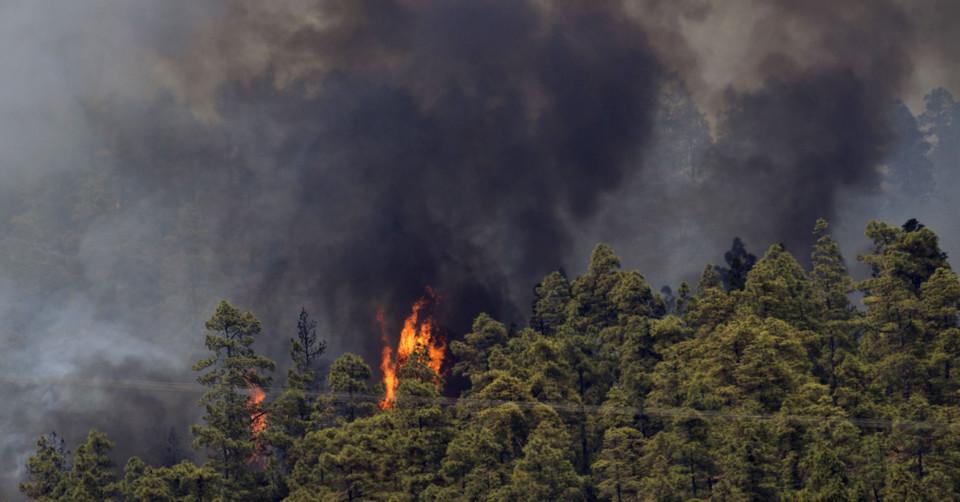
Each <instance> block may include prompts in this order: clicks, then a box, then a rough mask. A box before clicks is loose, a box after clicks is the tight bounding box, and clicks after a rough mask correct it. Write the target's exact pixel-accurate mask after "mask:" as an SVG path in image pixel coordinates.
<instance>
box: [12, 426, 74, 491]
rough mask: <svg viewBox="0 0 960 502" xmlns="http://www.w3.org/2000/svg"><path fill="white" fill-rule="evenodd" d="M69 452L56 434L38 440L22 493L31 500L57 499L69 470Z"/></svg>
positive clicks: (28, 464)
mask: <svg viewBox="0 0 960 502" xmlns="http://www.w3.org/2000/svg"><path fill="white" fill-rule="evenodd" d="M68 457H69V452H68V451H66V449H65V448H64V442H63V438H62V437H60V436H58V435H57V433H56V432H52V433H50V435H49V436H40V438H39V439H37V451H36V453H34V454H33V455H32V456H31V457H30V458H29V459H28V460H27V480H28V481H25V482H23V483H20V485H19V488H20V491H21V492H22V493H23V494H24V495H26V496H27V498H28V499H30V500H43V499H56V498H58V497H59V496H60V495H61V492H62V488H63V486H61V481H62V480H63V479H64V478H65V477H66V473H67V471H68V470H69V458H68Z"/></svg>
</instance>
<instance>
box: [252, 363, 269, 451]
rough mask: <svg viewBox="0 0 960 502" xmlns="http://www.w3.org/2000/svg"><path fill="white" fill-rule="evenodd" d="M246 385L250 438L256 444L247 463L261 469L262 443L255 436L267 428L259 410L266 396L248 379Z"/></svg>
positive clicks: (264, 415)
mask: <svg viewBox="0 0 960 502" xmlns="http://www.w3.org/2000/svg"><path fill="white" fill-rule="evenodd" d="M250 373H251V375H253V374H255V371H254V370H250ZM247 384H248V385H249V386H250V396H249V397H247V411H249V412H250V438H251V439H252V440H253V441H254V442H255V443H256V448H255V450H254V452H253V455H252V456H251V457H250V460H249V461H248V463H249V464H250V465H260V466H261V467H262V465H263V463H264V458H263V441H261V440H259V439H257V435H258V434H260V433H261V432H263V431H264V429H266V427H267V415H266V413H264V412H263V410H262V409H261V408H260V403H262V402H263V399H264V398H265V397H267V394H266V393H265V392H263V389H261V388H260V387H259V386H257V384H255V383H253V379H251V378H249V377H248V378H247Z"/></svg>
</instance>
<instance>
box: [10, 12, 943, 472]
mask: <svg viewBox="0 0 960 502" xmlns="http://www.w3.org/2000/svg"><path fill="white" fill-rule="evenodd" d="M934 4H936V2H931V5H934ZM88 5H92V7H79V6H71V7H66V6H65V5H61V6H59V7H60V8H61V9H67V10H66V11H65V12H64V11H58V10H57V9H55V8H54V7H51V6H40V7H37V6H29V7H28V6H26V4H24V5H18V6H14V7H7V9H9V10H10V11H15V13H16V14H18V15H19V16H20V18H19V19H20V20H21V21H23V20H24V19H25V20H27V21H29V22H32V23H35V24H37V25H39V26H43V27H44V28H45V30H41V31H40V32H39V35H36V34H30V33H23V32H22V31H21V32H16V31H15V32H13V33H14V34H13V35H9V34H8V35H7V37H9V38H8V40H9V42H10V43H11V44H12V43H13V42H14V41H16V43H18V44H20V45H19V46H20V47H21V49H20V50H19V51H14V54H15V55H16V57H14V56H8V60H7V61H8V63H9V64H10V65H11V67H12V68H14V69H16V70H17V71H13V72H10V74H11V75H16V76H15V77H13V78H12V80H11V82H12V84H11V85H12V86H13V87H10V86H8V87H7V90H6V91H5V92H4V94H3V95H2V96H0V100H2V103H3V106H4V111H5V115H4V116H5V117H6V119H7V120H6V121H5V125H4V126H3V129H4V131H7V134H6V135H5V137H6V138H8V140H7V141H6V142H5V143H4V144H3V152H4V154H5V158H6V159H8V162H7V164H6V168H5V171H4V175H5V177H6V179H8V180H9V181H8V183H7V184H6V185H5V186H4V191H5V192H8V193H11V194H12V195H11V196H10V198H9V199H8V200H12V201H16V202H8V203H7V204H6V205H5V208H6V211H7V212H6V213H5V214H6V218H7V219H8V224H7V226H8V228H7V230H6V233H5V234H4V235H5V242H4V246H5V249H6V250H8V254H10V255H11V256H13V255H14V254H16V257H11V258H9V259H8V261H9V262H10V263H11V266H8V267H6V268H4V269H3V271H2V274H4V276H5V278H6V279H7V281H8V283H9V284H10V289H9V290H10V291H11V292H12V293H11V295H10V296H11V297H15V298H16V299H17V300H16V301H13V300H11V304H16V305H15V306H14V307H11V308H10V309H8V310H9V311H10V312H11V314H10V315H9V316H8V317H7V324H8V326H7V329H8V330H9V333H12V334H11V335H10V336H9V337H8V339H9V340H14V341H11V342H9V344H8V346H7V347H5V350H4V352H3V354H4V355H3V358H4V363H3V364H4V368H13V369H12V370H10V371H17V372H29V371H35V372H41V373H42V371H41V370H44V371H57V372H60V373H58V374H67V375H73V376H76V377H78V378H80V377H83V378H86V377H90V376H101V377H111V378H148V377H149V378H151V379H158V380H177V379H179V380H189V379H191V378H192V375H191V374H190V371H189V370H188V369H187V368H188V366H189V364H190V363H191V362H192V361H194V360H196V359H197V358H199V357H200V356H201V355H202V354H203V350H202V345H201V344H202V324H203V320H204V319H206V318H208V317H209V316H210V314H211V313H212V311H213V307H214V306H215V305H216V302H217V301H219V300H220V299H221V298H227V299H229V300H230V301H231V302H233V303H234V304H236V305H238V306H240V307H241V308H244V309H251V310H253V311H254V313H255V314H257V315H258V316H260V317H261V318H262V319H263V320H264V325H265V331H264V334H263V337H262V338H263V339H262V343H261V344H260V346H261V350H262V351H263V352H264V353H266V354H267V355H270V356H271V357H274V358H276V359H282V358H284V357H285V352H286V350H287V340H288V339H289V338H290V337H291V336H292V335H293V331H292V325H293V324H294V323H295V319H296V314H297V312H299V309H300V307H301V306H305V307H307V309H308V310H309V311H310V312H311V313H312V314H313V316H314V317H315V318H316V319H318V321H320V331H321V333H322V336H323V337H324V338H326V339H327V341H328V343H329V352H330V356H329V357H331V358H332V357H334V356H335V355H337V354H339V353H341V352H343V351H346V350H350V351H354V352H359V353H362V354H364V355H365V356H366V357H367V360H368V362H371V363H372V362H373V361H374V360H375V359H374V358H375V357H376V354H377V353H378V352H379V348H380V347H379V343H380V342H379V339H380V331H379V327H378V326H377V325H376V321H375V312H376V311H377V309H378V308H385V309H386V311H387V319H388V322H389V323H391V324H393V325H398V324H399V321H400V319H401V318H402V316H404V315H405V314H406V313H407V310H408V309H409V306H410V304H411V303H412V302H413V301H414V300H415V299H416V298H418V297H419V296H420V295H421V294H423V291H424V288H425V287H427V286H432V287H434V288H436V289H437V291H438V292H439V294H440V296H441V297H442V307H441V308H442V309H443V323H444V324H445V325H446V326H447V327H449V328H450V329H451V330H452V331H453V332H454V333H462V332H464V331H465V330H466V329H468V328H469V323H470V320H471V319H472V318H473V317H474V316H475V315H476V314H477V313H478V312H481V311H487V312H490V313H492V314H494V315H495V316H496V317H498V318H501V319H504V320H505V321H516V322H519V323H522V322H523V320H524V317H525V315H526V314H527V305H528V302H529V294H530V293H529V291H530V288H531V286H532V285H533V284H534V283H535V282H536V281H537V280H538V279H539V278H541V277H542V276H543V275H545V274H546V273H548V272H550V271H551V270H554V269H556V268H559V267H561V266H563V267H565V268H566V269H567V270H569V271H574V273H579V271H580V270H582V269H583V268H584V265H585V262H586V259H587V256H588V253H589V248H590V246H592V245H593V244H594V243H596V242H597V241H598V240H603V241H608V242H611V243H612V244H613V245H614V249H615V250H617V252H618V253H619V254H621V255H622V256H623V257H624V259H625V260H624V261H625V264H627V265H628V266H631V267H632V266H635V267H636V268H638V269H640V270H641V271H642V272H645V273H646V274H647V275H648V277H651V278H654V279H657V278H659V280H660V281H664V282H666V281H669V282H671V283H675V282H676V281H677V280H678V279H679V278H690V276H691V274H693V273H695V272H696V271H697V270H699V269H700V268H702V266H703V263H704V262H705V261H708V260H712V261H717V260H719V259H720V258H719V257H722V252H723V250H724V249H725V248H726V247H727V246H728V245H729V242H730V239H732V237H733V236H735V235H739V236H742V237H744V239H745V240H746V241H747V242H748V244H753V245H755V246H756V247H755V248H754V249H753V251H755V252H758V253H759V252H760V251H762V247H763V246H766V245H767V244H769V243H774V242H785V243H787V244H788V248H790V249H791V250H793V249H796V250H797V251H796V252H795V253H794V254H796V255H798V256H800V257H802V256H804V255H805V254H806V252H805V249H807V247H806V246H807V245H808V244H809V243H810V242H811V239H810V230H811V228H812V225H813V221H814V220H815V218H817V217H819V216H823V217H826V218H828V219H831V220H836V219H839V218H840V217H841V213H840V212H839V211H838V208H840V207H841V205H843V204H846V203H847V202H845V201H846V200H847V199H851V198H852V199H857V198H858V197H861V198H862V197H867V196H869V195H870V194H875V193H877V191H880V190H882V186H881V183H880V182H881V179H880V175H879V174H878V170H877V165H878V164H879V163H881V162H883V160H884V158H885V155H886V153H887V152H888V151H889V148H890V145H891V142H892V141H893V135H892V129H891V124H890V118H889V117H890V114H889V113H887V112H888V110H889V108H890V107H891V106H893V103H894V100H895V99H896V98H897V97H901V96H902V95H903V94H904V93H907V92H909V91H913V90H914V89H913V88H912V87H913V86H914V83H915V82H914V81H915V76H916V74H917V71H916V67H917V65H918V64H920V63H921V62H924V61H925V62H929V61H939V60H940V59H938V58H939V56H937V54H938V53H939V51H940V49H942V47H945V46H946V45H944V44H946V43H948V42H950V41H952V38H953V35H952V32H951V31H950V30H949V29H947V28H944V29H942V30H938V29H936V26H939V24H935V25H934V29H932V30H926V31H924V32H923V33H922V34H919V33H918V31H919V29H920V27H921V26H924V27H929V26H928V25H927V24H924V22H925V20H926V19H927V18H928V17H929V16H931V15H935V12H936V10H935V9H934V10H930V9H921V8H917V7H909V8H907V7H906V6H905V5H902V4H900V3H896V2H890V1H882V2H866V1H854V2H845V3H843V4H842V5H835V3H828V2H819V1H817V2H803V3H796V2H759V1H756V2H754V1H747V0H742V1H737V2H729V3H724V4H723V5H714V4H711V3H709V2H693V1H690V2H674V3H671V4H670V5H669V6H666V5H661V3H660V2H653V1H651V2H632V3H621V2H614V1H600V2H543V1H532V0H531V1H509V2H508V1H504V0H480V1H469V2H468V1H453V0H451V1H443V2H438V1H426V0H422V1H379V2H373V1H354V2H336V1H319V2H309V1H293V0H291V1H287V2H271V3H265V2H244V1H236V2H228V3H224V4H221V3H216V4H214V3H212V2H211V3H210V4H205V3H202V2H200V3H196V5H195V6H192V7H190V9H188V10H183V9H179V8H176V9H174V8H170V7H160V6H157V5H156V4H155V3H147V2H142V3H128V2H110V1H102V2H94V3H93V4H88ZM88 9H89V10H88ZM7 17H15V16H7ZM64 18H72V19H73V20H74V22H71V24H69V25H67V24H65V23H64V22H63V21H58V20H61V19H64ZM76 20H80V21H82V22H81V23H79V26H80V28H77V27H76V26H78V24H77V23H76V22H75V21H76ZM28 24H30V23H28ZM877 32H883V33H884V34H885V37H882V39H878V38H877V37H875V36H874V34H875V33H877ZM31 37H32V38H31ZM711 37H712V38H713V40H712V43H713V44H714V45H715V46H722V45H724V44H730V45H732V46H733V47H740V48H739V49H738V50H735V51H734V52H732V53H731V54H733V57H729V56H727V57H719V56H717V54H718V53H720V52H722V51H720V49H717V52H716V53H712V52H711V51H709V50H707V49H705V48H704V47H705V45H704V42H703V41H704V40H710V39H711ZM21 39H22V40H21ZM24 41H26V42H24ZM738 44H739V45H738ZM931 48H936V49H937V50H933V49H931ZM727 59H729V60H727ZM39 80H42V81H44V85H37V84H36V83H35V82H37V81H39ZM731 84H732V87H729V88H728V85H731ZM667 87H669V88H672V89H687V90H689V91H690V92H691V93H692V95H693V98H694V101H695V102H696V103H698V104H699V105H700V106H701V109H702V110H704V111H705V112H708V113H709V114H710V115H709V116H708V118H710V119H711V120H712V127H713V131H712V136H713V137H712V138H711V132H710V131H707V132H703V131H701V133H702V134H701V136H700V140H699V142H698V143H697V145H698V146H697V147H696V148H692V147H691V148H687V150H689V151H695V152H696V154H695V155H694V154H690V155H688V156H689V157H690V158H688V159H687V160H684V161H682V162H679V163H674V162H673V161H675V160H676V158H675V157H666V156H662V155H660V154H659V153H658V152H663V151H665V150H669V149H670V148H671V147H670V146H669V145H667V146H665V144H666V143H667V142H669V141H671V139H670V138H680V137H682V138H685V139H689V137H690V135H689V134H679V133H678V134H674V135H673V136H671V134H669V133H665V132H664V131H665V130H666V128H667V126H666V125H664V124H663V123H662V122H658V121H660V120H661V119H663V118H664V117H665V116H669V115H670V114H669V112H670V110H667V112H664V111H663V109H664V107H663V103H664V101H665V99H664V96H665V95H664V94H663V89H665V88H667ZM665 113H666V115H664V114H665ZM692 115H696V114H695V113H692ZM17 120H20V121H21V122H17ZM700 120H702V117H701V119H700ZM24 121H25V122H24ZM18 123H22V124H26V126H27V127H26V129H23V128H19V129H18V128H17V126H16V124H18ZM689 123H691V124H693V123H698V119H697V118H696V117H695V116H692V117H690V122H689ZM700 126H702V127H707V124H706V122H705V121H704V122H702V123H700ZM15 131H19V133H16V134H15V133H14V132H15ZM24 131H26V132H24ZM31 131H32V132H31ZM18 134H19V135H18ZM703 134H706V137H705V138H704V136H703ZM51 145H55V146H53V147H51ZM684 148H686V147H684ZM668 159H669V160H670V161H668ZM25 194H38V195H35V196H28V195H25ZM38 200H39V201H42V202H43V203H42V204H40V205H38V206H37V207H33V206H31V205H30V204H31V203H34V204H35V203H36V201H38ZM50 200H54V201H57V202H56V203H49V202H48V201H50ZM864 200H866V199H864ZM908 216H913V215H908ZM904 219H905V218H904ZM863 223H865V222H859V221H858V222H852V223H851V224H850V226H857V227H861V228H862V225H863ZM938 231H941V232H946V231H948V230H947V229H943V230H939V229H938ZM31 232H32V233H31ZM31 246H32V247H31ZM690 250H694V251H690ZM14 251H16V253H14ZM30 256H34V257H36V258H37V259H38V260H39V259H41V258H42V259H43V260H45V261H43V262H42V263H44V265H42V266H41V265H38V266H36V267H34V268H30V267H27V268H24V266H23V264H24V263H35V262H30V260H29V259H27V258H24V257H30ZM57 267H59V268H57ZM61 269H62V270H61ZM41 278H42V281H41V280H39V279H41ZM58 295H59V296H58ZM52 298H73V299H75V300H71V301H70V302H65V301H53V300H51V299H52ZM67 305H69V306H70V307H69V308H67ZM60 306H63V308H62V309H58V308H57V307H60ZM58 310H62V311H63V312H58ZM64 312H69V316H67V317H66V319H71V318H76V319H86V321H84V322H85V324H84V326H85V328H84V329H83V330H79V329H75V327H74V326H72V325H71V323H70V322H51V321H49V320H46V321H44V320H43V319H49V318H57V319H60V318H61V317H59V316H62V315H66V314H65V313H64ZM38 323H39V324H38ZM106 333H111V334H109V335H107V334H106ZM71 336H73V337H74V338H73V339H74V343H72V344H71V345H69V357H68V358H57V357H54V356H53V355H51V354H57V350H56V348H57V347H58V345H59V346H61V350H66V349H63V348H62V347H63V344H62V342H60V340H61V339H69V338H70V337H71ZM77 342H79V343H77ZM14 360H17V361H20V362H18V363H16V364H15V363H14V362H13V361H14ZM30 361H36V362H37V363H36V364H30ZM71 361H72V362H71ZM174 361H180V362H179V363H176V362H174ZM135 368H137V369H138V370H137V371H134V369H135ZM144 372H146V373H147V375H146V376H145V375H144ZM134 374H135V375H134ZM4 394H5V395H4V398H5V400H6V402H8V403H12V404H11V408H10V409H11V410H15V411H11V413H14V414H15V415H11V419H10V420H7V421H5V423H7V424H9V425H8V426H6V429H5V431H4V434H5V435H6V436H5V437H7V438H14V439H8V440H6V441H5V444H6V445H8V446H7V447H6V448H7V451H9V452H14V453H13V454H11V455H6V456H5V458H15V459H17V461H16V462H17V465H9V466H7V467H5V469H4V470H5V471H6V472H8V473H9V476H10V477H11V478H13V477H15V476H18V475H19V474H21V472H22V463H23V458H24V454H25V453H28V452H29V451H30V446H31V444H32V440H33V438H34V437H35V436H36V435H38V434H41V433H45V432H48V431H49V430H50V429H57V430H58V431H61V432H63V433H64V436H66V437H67V439H68V441H69V442H70V443H72V444H76V443H77V442H79V441H81V440H82V436H83V432H84V431H85V430H87V429H88V428H90V427H100V428H103V429H106V430H107V431H108V432H109V433H110V435H111V438H112V439H114V440H115V441H116V442H117V443H118V445H119V446H120V450H119V451H118V452H117V458H123V459H125V457H126V456H128V455H131V454H135V453H136V454H141V455H142V454H143V451H142V450H143V449H144V448H149V447H145V446H144V445H143V443H142V437H143V434H142V431H143V430H157V431H160V433H158V434H157V436H158V437H160V438H161V440H162V436H163V433H165V431H166V430H168V429H169V427H170V426H174V427H178V428H180V430H181V431H182V434H183V435H184V436H186V435H187V434H186V430H185V428H184V427H183V425H184V424H185V423H187V422H189V421H191V420H195V416H196V411H195V409H194V408H193V406H192V405H193V401H194V399H195V396H191V395H189V394H188V393H184V394H176V395H160V396H155V395H153V394H148V393H141V394H130V393H125V394H122V395H121V394H118V393H117V392H113V391H110V392H107V393H106V394H105V393H104V392H103V391H97V392H96V393H95V394H96V396H99V397H94V398H93V399H90V397H89V394H87V395H86V396H84V395H83V394H85V393H84V392H74V391H71V390H64V389H59V388H57V389H39V388H36V387H29V386H23V385H19V386H15V387H12V388H10V389H7V390H6V391H4ZM40 394H43V395H47V396H53V397H50V398H49V399H47V398H44V399H43V400H41V399H40V398H39V397H37V396H38V395H40ZM38 402H40V403H45V404H43V405H37V404H36V403H38ZM107 402H109V403H110V406H109V408H110V409H112V410H115V411H114V412H113V414H104V413H103V408H104V407H107V406H106V405H105V404H104V403H107ZM80 403H85V404H82V405H80ZM117 403H126V404H124V405H117ZM158 410H160V411H158ZM117 416H120V417H122V419H121V418H116V417H117ZM24 424H26V425H24ZM185 442H186V441H185ZM122 461H123V460H121V462H122ZM5 485H6V486H14V481H12V480H11V481H10V482H9V483H5Z"/></svg>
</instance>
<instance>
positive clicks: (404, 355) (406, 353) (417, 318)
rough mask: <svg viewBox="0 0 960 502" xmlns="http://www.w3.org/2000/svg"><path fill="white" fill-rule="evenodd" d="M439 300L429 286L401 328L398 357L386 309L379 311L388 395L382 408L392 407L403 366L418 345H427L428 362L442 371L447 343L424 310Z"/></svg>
mask: <svg viewBox="0 0 960 502" xmlns="http://www.w3.org/2000/svg"><path fill="white" fill-rule="evenodd" d="M437 301H438V298H437V297H436V295H434V293H433V290H432V289H431V288H429V287H428V288H427V292H426V293H425V294H424V295H423V297H422V298H420V299H419V300H417V301H416V302H415V303H414V304H413V307H412V312H411V313H410V315H409V316H407V318H406V320H404V322H403V330H402V331H401V332H400V343H399V344H398V345H397V357H396V359H394V358H393V357H392V356H393V350H391V349H390V345H389V341H388V340H387V332H386V328H385V325H384V320H383V310H382V309H381V310H379V311H377V322H379V323H380V330H381V335H382V339H383V352H382V359H381V362H380V369H381V370H382V371H383V383H384V386H385V387H386V395H385V396H384V398H383V399H382V400H381V401H380V402H379V405H380V409H382V410H388V409H390V408H393V404H394V401H395V399H396V393H397V387H398V386H399V385H400V381H399V379H398V375H399V372H400V368H402V367H403V366H404V365H406V364H407V360H408V359H409V357H410V354H412V353H413V351H414V350H416V349H417V347H424V348H425V349H426V351H427V354H428V355H429V356H430V361H429V362H428V363H427V365H428V366H429V367H430V369H432V370H433V371H434V372H435V373H437V374H440V368H441V366H443V358H444V354H445V352H446V349H447V344H446V342H445V341H444V340H443V339H442V338H441V337H440V334H439V332H438V330H437V323H436V320H435V319H434V318H433V316H431V315H430V314H429V313H428V312H427V310H425V309H426V307H428V306H432V305H436V303H437Z"/></svg>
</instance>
